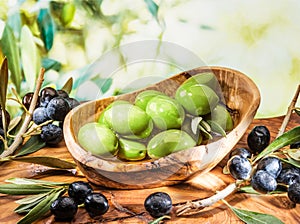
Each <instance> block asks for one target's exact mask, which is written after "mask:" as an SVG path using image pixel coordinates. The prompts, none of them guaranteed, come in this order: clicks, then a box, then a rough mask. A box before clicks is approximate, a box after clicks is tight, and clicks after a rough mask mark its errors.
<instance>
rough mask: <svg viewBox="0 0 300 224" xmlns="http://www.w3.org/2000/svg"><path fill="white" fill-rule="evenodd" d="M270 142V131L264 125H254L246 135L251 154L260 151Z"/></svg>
mask: <svg viewBox="0 0 300 224" xmlns="http://www.w3.org/2000/svg"><path fill="white" fill-rule="evenodd" d="M269 143H270V131H269V129H268V128H267V127H266V126H263V125H260V126H255V127H254V128H253V129H252V130H251V132H250V133H249V135H248V137H247V144H248V146H249V149H250V150H251V152H252V153H253V154H257V153H260V152H261V151H262V150H264V149H265V148H266V147H267V146H268V145H269Z"/></svg>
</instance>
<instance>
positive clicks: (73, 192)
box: [68, 181, 93, 205]
mask: <svg viewBox="0 0 300 224" xmlns="http://www.w3.org/2000/svg"><path fill="white" fill-rule="evenodd" d="M91 193H93V189H92V187H91V185H89V183H87V182H83V181H75V182H73V183H71V184H70V185H69V187H68V195H69V196H70V197H71V198H73V199H74V201H75V202H76V203H77V204H78V205H80V204H82V203H84V201H85V198H86V197H87V196H88V195H89V194H91Z"/></svg>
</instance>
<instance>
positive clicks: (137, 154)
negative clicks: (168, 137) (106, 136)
mask: <svg viewBox="0 0 300 224" xmlns="http://www.w3.org/2000/svg"><path fill="white" fill-rule="evenodd" d="M146 155H147V149H146V146H145V145H144V144H142V143H140V142H137V141H132V140H127V139H119V152H118V157H119V158H121V159H124V160H129V161H136V160H142V159H144V158H145V157H146Z"/></svg>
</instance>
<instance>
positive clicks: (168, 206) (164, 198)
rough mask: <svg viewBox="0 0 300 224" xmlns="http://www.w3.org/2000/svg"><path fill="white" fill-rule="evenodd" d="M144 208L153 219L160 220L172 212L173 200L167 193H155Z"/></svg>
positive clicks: (145, 202)
mask: <svg viewBox="0 0 300 224" xmlns="http://www.w3.org/2000/svg"><path fill="white" fill-rule="evenodd" d="M144 207H145V209H146V210H147V212H149V214H150V215H151V216H152V217H154V218H158V217H161V216H163V215H168V214H169V213H170V212H171V210H172V199H171V197H170V196H169V195H168V194H167V193H165V192H155V193H152V194H150V195H149V196H148V197H147V198H146V199H145V201H144Z"/></svg>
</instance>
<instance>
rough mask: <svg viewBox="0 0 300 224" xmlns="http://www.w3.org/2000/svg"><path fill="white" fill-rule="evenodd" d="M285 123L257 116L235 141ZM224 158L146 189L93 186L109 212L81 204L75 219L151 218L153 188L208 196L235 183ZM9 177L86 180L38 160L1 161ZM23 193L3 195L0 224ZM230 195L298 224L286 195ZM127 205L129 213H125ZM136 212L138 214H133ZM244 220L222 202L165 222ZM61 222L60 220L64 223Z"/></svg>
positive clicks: (58, 151) (178, 198) (61, 154)
mask: <svg viewBox="0 0 300 224" xmlns="http://www.w3.org/2000/svg"><path fill="white" fill-rule="evenodd" d="M281 122H282V117H279V118H270V119H261V120H258V119H257V120H254V122H253V123H252V124H251V125H250V127H249V129H248V131H247V132H246V134H245V135H244V136H243V138H242V139H241V140H240V141H239V143H238V144H237V147H243V146H246V136H247V134H248V133H249V130H251V129H252V128H253V127H254V126H255V125H266V126H268V128H269V129H270V131H271V136H272V138H274V137H275V136H276V133H277V131H278V128H279V127H280V125H281ZM297 125H300V118H299V117H298V116H296V115H293V116H292V118H291V121H290V122H289V125H288V129H291V128H292V127H295V126H297ZM35 154H36V155H48V156H55V157H58V158H63V159H69V160H71V156H70V155H69V153H68V151H67V149H66V147H65V144H64V143H62V144H61V145H59V147H57V148H45V149H42V150H40V151H39V152H37V153H35ZM225 162H226V158H225V159H224V160H223V161H222V162H221V163H220V164H219V165H218V166H217V167H216V168H215V169H213V170H212V171H211V172H209V173H207V174H204V175H201V176H200V175H199V176H195V177H193V178H192V179H190V180H189V181H187V182H185V183H182V184H179V185H174V186H169V187H161V188H152V189H142V190H110V189H105V188H99V187H95V186H94V189H95V191H99V192H102V193H103V194H105V195H106V196H107V198H108V199H109V202H110V209H109V211H108V213H106V214H105V215H104V216H103V219H102V220H97V221H96V220H92V219H91V218H89V216H88V215H87V213H86V212H85V210H84V209H83V208H80V209H79V210H78V212H77V214H76V217H75V218H74V220H73V221H72V222H71V223H147V222H149V221H150V220H151V217H150V216H149V215H148V214H147V213H146V212H145V209H144V206H143V203H144V199H145V198H146V197H147V196H148V195H149V194H150V193H153V192H156V191H164V192H168V193H169V194H170V196H171V197H172V200H173V203H175V204H176V203H182V202H185V201H187V200H193V199H197V198H205V197H208V196H210V195H212V194H214V192H215V191H217V190H221V189H223V188H224V187H225V186H226V185H227V184H229V183H231V182H233V179H232V178H231V177H230V176H229V175H224V174H222V167H223V165H224V164H225ZM11 177H27V178H39V179H44V180H52V181H65V182H72V181H75V180H83V181H85V178H84V177H83V176H82V175H81V174H80V173H79V172H77V174H76V175H74V174H72V173H71V172H69V173H63V172H61V171H53V170H52V171H50V170H49V169H48V168H46V167H44V166H40V165H34V164H28V163H17V162H9V163H4V164H2V165H1V169H0V182H1V183H3V182H4V180H5V179H8V178H11ZM19 198H21V196H7V195H3V194H0V201H1V203H0V223H7V224H10V223H16V222H17V220H19V219H20V218H21V217H22V216H20V215H17V214H15V213H14V212H13V210H14V209H15V208H16V207H17V204H16V203H15V202H14V201H15V200H16V199H19ZM226 200H227V201H228V202H229V203H230V204H231V205H234V206H235V207H237V208H243V209H248V210H252V211H257V212H263V213H268V214H273V215H275V216H276V217H278V218H279V219H281V220H282V221H283V222H284V223H300V209H299V208H300V206H299V205H297V206H295V205H294V204H292V203H290V201H289V200H288V199H287V197H286V196H285V195H282V196H269V195H259V196H258V195H249V194H241V193H235V194H233V195H231V196H229V197H228V198H226ZM120 206H121V208H126V209H128V210H129V212H126V211H125V209H121V208H120ZM130 212H131V213H132V212H134V213H136V214H139V215H133V214H130ZM193 222H194V223H216V224H220V223H224V224H225V223H226V224H227V223H243V222H241V221H239V219H238V218H237V217H236V216H235V215H234V214H233V213H232V212H231V211H230V210H229V209H228V208H227V207H226V206H225V205H224V204H223V203H222V202H219V203H217V204H215V205H214V206H212V207H209V208H207V209H205V210H203V211H201V213H199V214H197V215H193V216H189V217H176V216H175V215H174V213H172V219H171V220H169V221H166V223H193ZM38 223H47V224H50V223H58V222H55V220H54V218H53V216H51V215H49V216H47V217H45V218H44V219H43V220H42V221H39V222H38ZM60 223H62V222H60Z"/></svg>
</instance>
